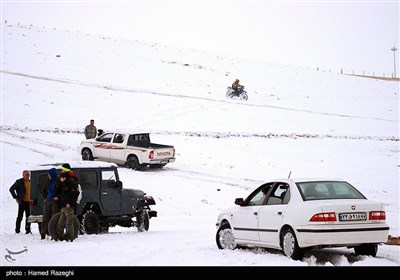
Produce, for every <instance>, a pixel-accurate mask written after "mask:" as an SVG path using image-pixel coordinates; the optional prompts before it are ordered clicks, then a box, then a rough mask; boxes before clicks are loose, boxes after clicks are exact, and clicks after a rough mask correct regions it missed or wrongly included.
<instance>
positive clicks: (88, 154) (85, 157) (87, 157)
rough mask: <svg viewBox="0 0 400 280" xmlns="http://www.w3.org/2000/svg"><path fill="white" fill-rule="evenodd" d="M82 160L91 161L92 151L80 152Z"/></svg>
mask: <svg viewBox="0 0 400 280" xmlns="http://www.w3.org/2000/svg"><path fill="white" fill-rule="evenodd" d="M82 160H93V154H92V151H91V150H89V149H84V150H83V151H82Z"/></svg>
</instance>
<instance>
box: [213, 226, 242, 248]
mask: <svg viewBox="0 0 400 280" xmlns="http://www.w3.org/2000/svg"><path fill="white" fill-rule="evenodd" d="M216 241H217V246H218V248H219V249H229V250H234V249H236V247H237V244H236V242H235V237H234V236H233V232H232V229H231V227H230V226H229V224H228V223H225V224H223V225H221V227H220V228H219V229H218V230H217V234H216Z"/></svg>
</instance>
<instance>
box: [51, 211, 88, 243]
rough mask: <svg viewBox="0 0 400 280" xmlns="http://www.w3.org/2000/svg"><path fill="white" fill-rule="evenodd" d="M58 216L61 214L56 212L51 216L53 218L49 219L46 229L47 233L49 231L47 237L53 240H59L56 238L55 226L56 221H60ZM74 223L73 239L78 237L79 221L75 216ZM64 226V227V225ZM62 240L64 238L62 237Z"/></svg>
mask: <svg viewBox="0 0 400 280" xmlns="http://www.w3.org/2000/svg"><path fill="white" fill-rule="evenodd" d="M60 215H61V212H58V213H56V214H54V215H53V217H51V219H50V221H49V227H48V231H49V235H50V236H51V238H52V239H53V240H59V239H60V238H59V237H58V234H57V224H58V220H59V219H60ZM74 218H75V221H74V236H75V238H77V237H78V233H79V227H80V224H79V220H78V218H77V217H76V216H74ZM65 226H66V225H65ZM62 238H64V236H63V237H62Z"/></svg>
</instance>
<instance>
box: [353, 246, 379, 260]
mask: <svg viewBox="0 0 400 280" xmlns="http://www.w3.org/2000/svg"><path fill="white" fill-rule="evenodd" d="M354 252H355V253H356V255H365V256H372V257H376V254H377V253H378V244H361V245H360V246H356V247H354Z"/></svg>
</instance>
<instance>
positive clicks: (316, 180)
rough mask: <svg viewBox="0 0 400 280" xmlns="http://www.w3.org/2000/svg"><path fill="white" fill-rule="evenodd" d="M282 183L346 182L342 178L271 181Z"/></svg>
mask: <svg viewBox="0 0 400 280" xmlns="http://www.w3.org/2000/svg"><path fill="white" fill-rule="evenodd" d="M275 181H281V182H293V183H301V182H321V181H341V182H343V181H345V180H343V179H340V178H289V179H288V178H280V179H274V180H270V182H275Z"/></svg>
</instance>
